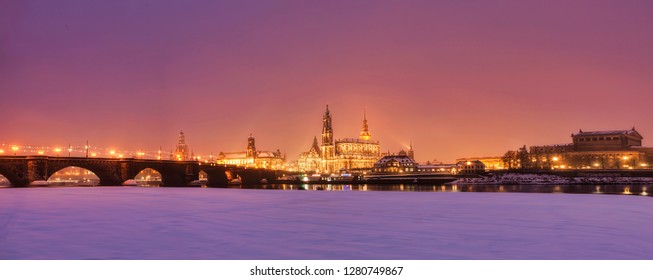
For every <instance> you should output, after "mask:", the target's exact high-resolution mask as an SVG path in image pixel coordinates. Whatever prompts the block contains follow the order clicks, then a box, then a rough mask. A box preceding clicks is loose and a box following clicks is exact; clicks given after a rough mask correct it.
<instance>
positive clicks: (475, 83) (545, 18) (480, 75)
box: [0, 1, 653, 162]
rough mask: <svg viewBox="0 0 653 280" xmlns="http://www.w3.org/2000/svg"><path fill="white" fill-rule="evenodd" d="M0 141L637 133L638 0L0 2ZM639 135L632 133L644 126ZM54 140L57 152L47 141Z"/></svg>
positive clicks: (459, 151) (239, 144)
mask: <svg viewBox="0 0 653 280" xmlns="http://www.w3.org/2000/svg"><path fill="white" fill-rule="evenodd" d="M0 5H1V8H0V94H1V96H0V97H1V98H2V103H3V105H4V106H3V109H2V110H0V118H2V119H3V120H4V123H5V125H4V126H3V127H4V133H3V136H2V137H0V143H6V144H24V145H51V146H54V145H58V146H60V147H67V146H68V145H69V144H73V145H77V146H80V145H81V146H83V145H84V144H85V142H86V140H88V141H89V142H90V143H91V145H94V146H102V147H115V148H116V149H125V150H132V151H137V150H140V149H145V150H157V149H159V147H160V146H161V147H163V149H164V151H168V150H170V149H174V143H175V142H176V140H177V139H176V136H177V134H178V133H179V131H180V130H183V131H184V132H185V133H186V135H187V142H188V145H189V148H190V149H191V150H193V151H194V152H195V153H196V154H204V155H207V154H209V153H211V152H213V153H214V154H216V155H217V153H218V152H220V151H238V150H242V149H244V147H246V139H247V136H248V135H249V134H250V133H253V135H254V137H256V139H257V142H258V143H257V145H258V146H259V147H261V148H262V149H268V150H276V149H277V148H278V149H280V150H281V151H282V152H284V153H286V154H287V155H288V158H289V159H290V160H296V159H297V156H298V155H299V154H300V153H301V152H305V151H307V150H308V149H309V148H310V147H311V140H312V139H313V138H314V137H315V136H317V137H318V138H319V137H320V133H321V132H320V130H319V128H320V127H321V121H322V119H321V114H322V111H323V108H324V106H325V105H326V104H328V105H329V108H330V109H331V111H332V114H333V126H334V127H335V130H334V138H336V139H338V138H343V137H351V136H355V135H358V133H359V132H360V125H361V121H362V120H363V114H364V111H366V116H367V120H368V122H369V130H370V132H371V134H372V135H373V137H374V138H375V139H377V140H379V142H380V143H381V151H382V152H387V151H390V152H398V151H399V150H400V149H407V147H408V144H409V143H411V142H412V144H413V146H414V149H415V157H416V159H417V160H418V161H422V162H424V161H432V160H434V159H437V160H439V161H443V162H453V161H454V160H455V159H456V158H460V157H469V156H498V155H502V154H503V153H504V152H505V151H507V150H514V149H516V148H518V147H520V146H522V145H527V146H531V145H545V144H555V143H566V142H568V133H570V132H574V131H578V129H583V130H610V129H629V128H631V127H633V126H635V127H636V128H637V130H638V131H640V132H641V133H642V135H644V136H646V135H653V134H652V133H651V128H653V118H650V117H649V116H648V115H649V111H650V105H648V104H650V103H651V101H653V95H652V94H651V93H652V92H653V82H652V81H651V79H650V77H651V76H652V74H653V54H651V52H650V50H651V49H653V35H651V34H650V31H649V30H650V27H653V19H652V18H651V17H650V16H649V14H650V11H651V10H652V9H653V3H648V2H631V3H610V2H604V1H578V2H574V3H567V2H566V1H554V2H547V3H537V2H533V3H523V2H522V1H504V2H500V3H497V2H494V3H484V2H480V3H475V4H474V5H469V4H468V3H431V2H428V1H426V2H421V1H413V2H409V3H392V2H385V1H374V2H369V1H357V2H352V3H342V2H341V3H323V2H312V3H309V2H285V1H280V2H269V3H261V2H256V1H254V2H232V3H229V2H227V3H224V2H221V3H203V2H202V3H200V2H190V3H174V2H172V1H158V2H147V1H125V2H120V1H117V2H111V3H87V2H84V1H63V2H57V3H51V2H48V1H21V2H5V3H3V4H0ZM644 145H647V139H646V138H645V139H644ZM63 153H65V151H64V152H63Z"/></svg>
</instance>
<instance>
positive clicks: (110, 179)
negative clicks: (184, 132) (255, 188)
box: [0, 156, 279, 187]
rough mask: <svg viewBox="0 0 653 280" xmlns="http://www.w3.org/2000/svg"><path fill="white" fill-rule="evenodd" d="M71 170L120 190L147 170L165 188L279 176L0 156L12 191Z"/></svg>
mask: <svg viewBox="0 0 653 280" xmlns="http://www.w3.org/2000/svg"><path fill="white" fill-rule="evenodd" d="M70 166H76V167H81V168H85V169H88V170H89V171H91V172H93V173H95V175H97V176H98V177H99V178H100V186H119V185H121V184H122V183H123V182H125V181H126V180H130V179H134V177H136V175H137V174H138V173H139V172H141V171H142V170H144V169H146V168H151V169H153V170H156V171H157V172H159V173H161V181H162V182H161V184H162V185H163V186H167V187H183V186H188V185H189V183H190V182H192V181H194V180H198V179H199V173H200V171H203V172H205V173H206V175H207V179H208V181H207V186H210V187H221V186H226V185H227V184H228V182H229V181H230V180H231V179H235V178H238V179H240V180H241V182H242V184H244V185H252V184H259V183H261V181H262V180H263V179H265V180H266V181H268V182H273V181H274V180H275V179H276V178H277V177H278V176H279V174H278V172H277V171H274V170H266V169H251V168H244V167H238V166H229V165H214V164H201V163H200V162H197V161H173V160H150V159H135V158H80V157H50V156H0V175H3V176H5V177H6V178H7V180H9V182H10V183H11V185H12V186H13V187H25V186H29V185H30V184H31V183H33V182H34V181H39V180H47V179H48V178H50V176H52V174H54V173H55V172H57V171H59V170H61V169H63V168H66V167H70Z"/></svg>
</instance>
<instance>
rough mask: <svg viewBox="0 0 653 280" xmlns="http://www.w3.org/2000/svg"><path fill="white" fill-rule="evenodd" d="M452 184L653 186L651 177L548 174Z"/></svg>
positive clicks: (466, 179)
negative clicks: (561, 175) (563, 175)
mask: <svg viewBox="0 0 653 280" xmlns="http://www.w3.org/2000/svg"><path fill="white" fill-rule="evenodd" d="M451 184H499V185H550V184H553V185H574V184H599V185H606V184H653V178H651V177H602V176H596V177H569V178H568V177H560V176H556V175H548V174H515V173H508V174H497V175H492V176H484V177H481V178H461V179H458V180H456V181H453V182H451Z"/></svg>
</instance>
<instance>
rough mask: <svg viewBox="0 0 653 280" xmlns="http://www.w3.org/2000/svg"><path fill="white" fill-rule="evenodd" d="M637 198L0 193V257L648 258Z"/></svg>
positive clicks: (647, 213)
mask: <svg viewBox="0 0 653 280" xmlns="http://www.w3.org/2000/svg"><path fill="white" fill-rule="evenodd" d="M652 214H653V207H651V199H650V198H649V197H641V196H608V195H569V194H523V193H463V192H428V193H424V192H353V191H329V192H327V191H324V192H312V191H282V190H238V189H199V188H136V187H114V188H111V187H108V188H105V187H97V188H28V189H2V190H0V259H653V242H648V240H650V238H651V236H653V226H651V225H650V223H647V222H646V221H648V219H649V218H650V217H651V215H652Z"/></svg>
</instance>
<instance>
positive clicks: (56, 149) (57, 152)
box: [54, 148, 61, 156]
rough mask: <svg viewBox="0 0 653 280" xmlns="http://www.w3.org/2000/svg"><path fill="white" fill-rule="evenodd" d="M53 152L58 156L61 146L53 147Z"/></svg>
mask: <svg viewBox="0 0 653 280" xmlns="http://www.w3.org/2000/svg"><path fill="white" fill-rule="evenodd" d="M54 153H55V154H56V155H57V156H59V153H61V148H54Z"/></svg>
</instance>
